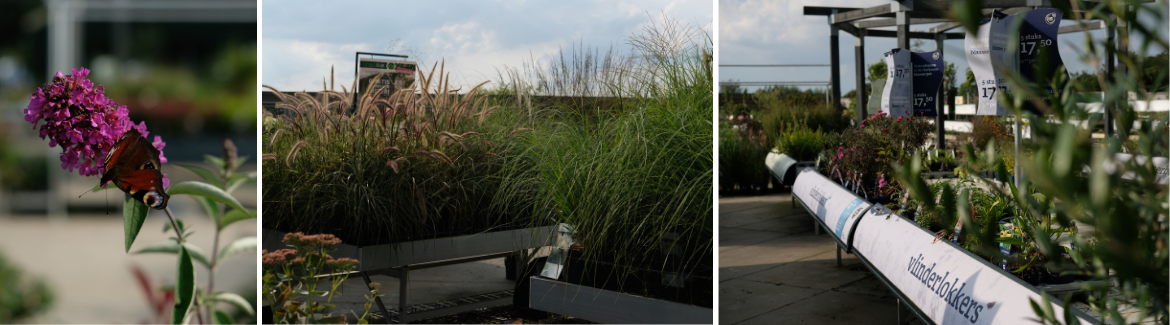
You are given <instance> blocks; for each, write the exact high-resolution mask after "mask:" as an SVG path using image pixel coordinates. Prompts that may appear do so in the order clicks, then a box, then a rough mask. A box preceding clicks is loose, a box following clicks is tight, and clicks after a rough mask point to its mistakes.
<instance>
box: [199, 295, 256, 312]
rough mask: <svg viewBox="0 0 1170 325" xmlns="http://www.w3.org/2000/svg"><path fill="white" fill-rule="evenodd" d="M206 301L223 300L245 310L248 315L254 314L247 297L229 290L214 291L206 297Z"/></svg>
mask: <svg viewBox="0 0 1170 325" xmlns="http://www.w3.org/2000/svg"><path fill="white" fill-rule="evenodd" d="M207 301H218V302H225V303H228V304H230V305H232V306H236V308H239V309H240V310H243V311H244V312H247V313H248V315H255V314H256V311H255V310H253V309H252V304H251V303H249V302H248V300H247V299H244V297H241V296H240V295H237V294H234V293H231V292H216V293H214V294H212V295H211V296H209V297H207Z"/></svg>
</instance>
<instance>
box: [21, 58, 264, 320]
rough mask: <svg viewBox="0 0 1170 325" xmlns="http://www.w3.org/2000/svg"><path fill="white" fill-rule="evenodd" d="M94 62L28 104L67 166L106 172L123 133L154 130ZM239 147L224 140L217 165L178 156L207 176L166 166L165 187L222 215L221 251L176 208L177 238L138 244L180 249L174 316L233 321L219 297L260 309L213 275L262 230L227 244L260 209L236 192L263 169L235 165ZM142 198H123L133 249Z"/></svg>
mask: <svg viewBox="0 0 1170 325" xmlns="http://www.w3.org/2000/svg"><path fill="white" fill-rule="evenodd" d="M89 72H90V71H89V69H86V68H84V67H82V68H74V69H73V70H72V73H71V74H69V75H65V74H64V73H61V72H57V74H56V75H54V76H53V79H52V81H50V82H49V83H47V84H45V85H42V86H41V87H40V88H37V90H36V92H34V93H33V95H32V97H31V98H30V99H29V105H28V107H27V108H25V109H24V114H25V117H24V120H25V121H27V122H29V123H32V124H33V128H34V129H38V130H39V131H40V136H41V138H42V139H49V146H50V147H57V146H60V147H61V168H62V169H66V170H69V171H70V172H73V171H74V170H77V172H78V174H80V175H82V176H93V175H99V174H101V173H103V172H105V170H103V168H104V167H105V166H103V163H104V160H105V157H106V155H107V154H109V152H110V150H114V145H115V144H116V143H117V142H118V140H119V139H121V137H122V136H123V134H124V133H126V132H127V131H129V130H131V128H133V129H134V130H137V131H138V132H139V133H141V134H142V136H143V137H144V138H147V139H150V138H149V135H150V132H148V131H147V130H146V123H145V122H139V123H138V124H134V122H133V121H131V120H130V117H129V110H128V109H127V108H126V106H125V105H120V104H118V103H117V102H115V101H113V100H112V99H110V98H108V97H106V94H105V89H104V88H103V87H102V86H101V85H96V84H94V83H93V81H90V80H89V79H87V77H88V76H89ZM151 144H152V145H153V146H154V147H155V148H156V149H158V150H159V157H158V158H159V162H160V163H167V158H166V156H164V155H163V153H162V150H163V148H164V147H166V142H163V141H162V137H159V136H157V135H156V136H154V139H153V141H151ZM236 154H237V153H236V147H235V145H234V144H232V143H231V140H225V142H224V151H223V158H218V157H214V156H210V155H208V156H207V160H208V163H209V164H211V165H213V166H215V167H217V168H216V170H217V172H212V171H210V170H207V169H204V168H203V167H199V166H194V165H190V166H189V165H183V164H178V165H179V166H180V167H183V168H186V169H188V170H191V171H192V172H194V173H195V174H196V175H199V176H200V177H202V178H203V179H204V180H205V182H201V181H187V182H181V183H179V184H175V186H171V184H170V180H169V179H167V177H166V174H163V180H162V182H163V188H164V189H166V191H167V192H169V193H170V194H171V195H177V194H188V195H191V196H192V197H193V198H194V199H195V201H196V202H198V203H200V205H201V206H203V208H204V209H205V210H206V212H207V213H208V215H209V216H211V217H212V220H213V221H215V223H216V229H215V230H216V235H215V241H214V242H213V248H212V252H213V253H215V252H218V253H216V254H213V255H211V257H210V258H207V257H205V256H204V255H203V253H202V250H201V249H198V248H197V247H194V246H193V245H191V244H190V243H188V242H187V238H188V237H189V236H190V234H191V231H189V230H187V229H185V228H184V226H183V222H182V221H181V220H180V221H177V220H176V219H175V218H174V216H172V215H171V211H170V209H169V208H165V209H163V211H164V212H166V215H167V218H168V219H169V221H170V224H168V225H167V227H166V228H164V229H163V231H164V232H169V231H172V230H173V231H174V233H175V237H172V238H171V239H170V241H168V242H164V243H161V244H155V245H152V246H148V247H145V248H141V249H139V250H137V251H135V252H134V253H133V254H141V253H169V254H175V255H177V256H178V259H179V262H178V267H177V270H176V273H177V274H176V277H175V306H174V309H173V310H172V312H171V323H172V324H181V323H186V322H188V321H191V320H192V319H195V321H197V322H200V323H202V322H203V321H204V315H205V314H206V315H207V317H208V318H206V319H207V320H211V319H212V317H214V319H215V320H216V321H217V322H220V321H227V320H230V319H224V317H226V316H227V315H226V314H225V313H224V312H223V311H222V310H216V306H217V305H218V304H219V303H226V304H230V305H233V306H235V307H236V308H238V309H240V310H244V311H246V312H248V313H253V310H252V306H251V304H249V303H248V302H247V300H246V299H244V298H243V297H240V296H239V295H237V294H234V293H230V292H216V291H215V290H214V279H215V272H214V271H215V269H216V266H217V265H218V264H219V263H220V262H221V261H222V260H223V259H226V258H228V257H231V256H234V255H238V254H240V253H242V252H245V251H248V250H252V251H255V249H256V237H255V236H246V237H242V238H238V239H236V240H235V241H233V242H231V243H228V244H227V245H225V246H223V247H222V250H221V247H220V242H219V238H220V236H219V232H220V231H222V230H223V229H224V228H225V227H227V226H228V225H229V224H231V223H234V222H236V221H241V220H248V219H252V218H255V216H256V213H255V211H254V210H250V209H246V208H244V207H243V206H242V205H240V202H239V201H238V200H236V199H235V198H234V197H232V196H231V195H230V194H229V193H231V192H232V191H234V190H235V189H237V188H239V187H240V186H241V185H243V184H245V183H255V181H256V173H255V172H250V173H236V172H235V170H236V169H238V168H239V167H240V165H241V164H242V163H243V162H244V161H245V160H246V159H247V157H237V156H236ZM106 185H108V183H107V184H100V185H99V186H98V187H97V188H95V190H100V189H102V188H105V187H106ZM149 210H150V208H148V207H147V206H146V205H145V204H144V203H143V202H141V201H138V200H135V199H133V198H131V196H130V195H126V198H125V204H124V206H123V215H124V222H125V229H126V234H125V247H126V251H127V252H129V251H130V247H131V245H132V244H133V243H134V239H135V238H136V237H137V236H138V231H139V230H141V228H142V224H143V223H144V222H145V219H146V215H147V213H148V212H149ZM195 262H198V263H199V264H201V265H203V266H204V267H206V268H207V269H208V270H209V271H210V272H209V280H208V282H209V283H208V285H207V287H206V288H204V289H203V290H202V291H199V290H196V286H195V270H194V264H195Z"/></svg>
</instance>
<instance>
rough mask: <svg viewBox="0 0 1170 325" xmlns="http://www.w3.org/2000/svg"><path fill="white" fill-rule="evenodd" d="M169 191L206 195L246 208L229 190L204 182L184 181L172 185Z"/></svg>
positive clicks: (230, 204)
mask: <svg viewBox="0 0 1170 325" xmlns="http://www.w3.org/2000/svg"><path fill="white" fill-rule="evenodd" d="M167 192H168V193H170V194H171V195H178V194H189V195H202V196H204V197H207V198H210V199H212V200H215V201H216V202H220V203H223V204H227V205H228V206H230V207H233V208H236V209H240V210H244V206H243V205H240V201H237V200H236V198H234V197H232V196H231V195H229V194H227V192H224V191H223V189H220V188H218V187H215V186H212V185H211V184H208V183H204V182H182V183H179V184H175V185H174V186H171V188H170V189H168V190H167Z"/></svg>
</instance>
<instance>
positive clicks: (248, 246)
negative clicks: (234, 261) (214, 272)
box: [217, 236, 256, 263]
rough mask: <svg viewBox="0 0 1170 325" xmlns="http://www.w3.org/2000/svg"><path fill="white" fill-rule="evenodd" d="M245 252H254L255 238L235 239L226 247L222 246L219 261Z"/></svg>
mask: <svg viewBox="0 0 1170 325" xmlns="http://www.w3.org/2000/svg"><path fill="white" fill-rule="evenodd" d="M247 251H256V236H248V237H243V238H240V239H236V240H234V241H232V242H231V243H229V244H227V246H224V247H223V249H222V250H220V251H219V261H222V260H225V259H227V258H228V257H232V256H233V255H236V254H239V253H243V252H247ZM217 263H218V262H217Z"/></svg>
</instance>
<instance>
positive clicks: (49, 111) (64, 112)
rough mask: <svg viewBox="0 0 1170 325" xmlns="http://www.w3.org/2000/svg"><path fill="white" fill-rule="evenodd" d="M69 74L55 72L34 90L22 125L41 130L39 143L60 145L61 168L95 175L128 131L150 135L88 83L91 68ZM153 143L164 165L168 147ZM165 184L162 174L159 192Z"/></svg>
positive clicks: (161, 143) (122, 106)
mask: <svg viewBox="0 0 1170 325" xmlns="http://www.w3.org/2000/svg"><path fill="white" fill-rule="evenodd" d="M72 72H73V73H72V74H70V75H68V76H66V75H64V74H63V73H61V72H57V75H55V76H53V80H52V82H50V83H48V84H45V85H43V86H41V87H40V88H37V91H36V92H35V93H33V95H32V97H31V98H30V99H29V104H28V108H26V109H25V110H24V120H25V121H27V122H29V123H32V124H33V128H37V127H38V126H39V127H40V129H39V130H40V135H41V139H45V138H48V139H49V146H50V147H56V146H58V145H60V146H61V168H62V169H68V170H69V171H70V172H72V171H73V170H74V169H77V170H78V173H79V174H81V175H82V176H93V175H97V174H100V173H101V172H102V170H101V169H102V166H101V164H102V163H103V162H104V161H103V160H104V159H105V157H106V154H107V153H109V151H110V150H111V149H112V148H113V147H114V144H115V143H117V142H118V139H120V138H121V137H122V134H123V133H125V132H126V131H127V130H130V128H131V127H133V128H135V129H138V131H139V132H141V133H142V136H143V137H146V136H147V135H148V134H149V132H147V131H146V124H145V123H139V124H138V125H134V124H133V123H132V122H131V121H130V117H129V113H130V111H129V110H127V109H126V106H125V105H119V104H118V103H116V102H114V101H113V100H111V99H109V98H106V95H105V90H104V88H103V87H102V86H101V85H94V84H93V82H92V81H90V80H88V79H86V77H87V76H89V69H86V68H74V69H73V71H72ZM42 122H43V123H42ZM147 139H149V138H147ZM153 144H154V147H155V148H158V150H159V157H158V159H159V161H160V162H162V163H166V162H167V158H166V156H165V155H163V154H162V149H163V147H165V146H166V143H165V142H163V141H162V138H160V137H158V136H155V137H154V141H153ZM168 183H170V182H169V180H168V179H166V177H165V175H164V177H163V184H164V185H163V187H166V186H167V184H168Z"/></svg>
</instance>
